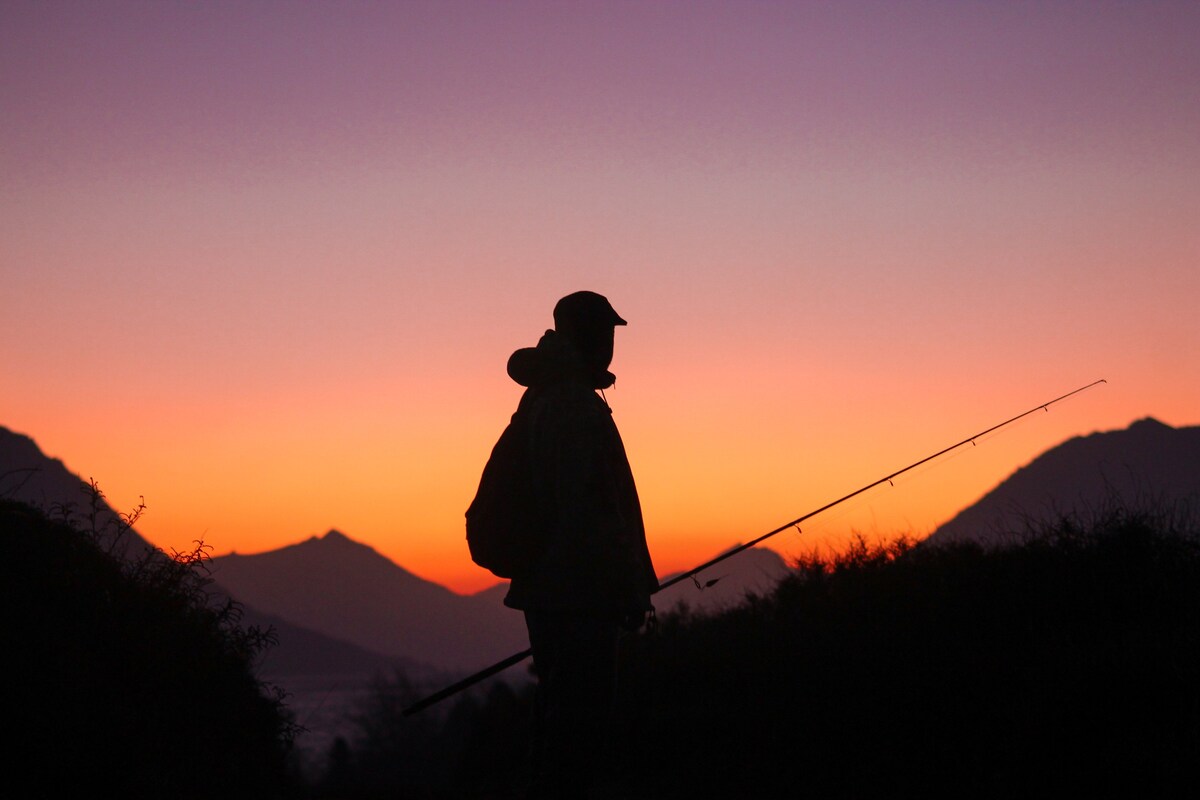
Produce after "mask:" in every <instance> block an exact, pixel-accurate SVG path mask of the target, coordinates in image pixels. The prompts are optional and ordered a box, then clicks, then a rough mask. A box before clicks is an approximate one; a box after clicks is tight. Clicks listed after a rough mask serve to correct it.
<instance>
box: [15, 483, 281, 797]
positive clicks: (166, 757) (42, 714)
mask: <svg viewBox="0 0 1200 800" xmlns="http://www.w3.org/2000/svg"><path fill="white" fill-rule="evenodd" d="M97 538H98V537H97V536H96V535H95V533H94V532H88V533H84V532H81V531H79V530H76V529H75V528H73V527H71V526H70V525H68V524H66V523H62V522H56V521H52V520H50V519H47V518H46V517H45V516H44V515H43V514H42V513H41V512H39V511H37V510H35V509H33V508H31V507H29V506H26V505H22V504H20V503H15V502H12V501H8V500H0V606H2V607H3V609H4V623H3V627H2V630H3V640H4V646H5V647H4V653H5V655H4V659H5V664H6V666H5V673H6V682H5V684H4V687H3V693H4V694H3V697H4V702H3V708H4V720H5V724H6V729H7V730H8V732H9V739H8V744H7V745H6V747H5V767H4V773H3V785H4V787H5V789H6V790H7V794H8V796H12V797H59V796H62V797H68V796H81V795H82V796H88V797H123V798H160V797H174V798H242V797H245V798H271V797H280V796H283V794H284V790H285V788H286V786H285V774H284V769H285V755H286V744H287V740H288V736H289V734H290V730H291V728H290V724H289V722H288V720H287V718H286V717H285V715H284V712H283V709H282V707H281V705H280V703H279V701H278V699H277V698H275V697H273V696H272V695H271V694H270V693H265V692H264V688H263V687H262V686H260V685H259V683H258V681H257V680H256V678H255V677H254V673H253V669H252V662H253V659H254V658H255V656H256V655H257V654H258V652H259V651H260V649H261V648H262V647H263V646H264V645H265V643H266V642H265V640H264V639H263V637H262V635H260V634H259V633H258V632H256V631H253V630H245V629H242V628H241V627H240V626H239V625H238V624H237V615H236V608H235V607H232V606H218V607H213V606H211V605H210V604H209V603H208V601H207V597H206V595H205V582H204V578H203V574H202V572H201V571H199V567H200V566H202V565H201V562H198V561H197V560H196V558H195V557H193V558H192V559H190V560H189V559H187V558H184V559H182V560H178V559H170V558H167V557H165V556H164V555H162V554H161V553H153V554H151V553H148V554H147V556H146V558H143V559H141V560H139V561H134V562H130V561H126V560H122V559H118V558H115V557H114V556H113V555H111V554H110V552H108V551H107V550H106V549H105V548H102V547H100V546H97Z"/></svg>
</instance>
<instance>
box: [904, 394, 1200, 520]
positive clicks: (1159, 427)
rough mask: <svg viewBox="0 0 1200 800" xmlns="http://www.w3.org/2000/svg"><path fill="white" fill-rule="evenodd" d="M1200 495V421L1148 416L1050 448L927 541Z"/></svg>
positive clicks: (1185, 501)
mask: <svg viewBox="0 0 1200 800" xmlns="http://www.w3.org/2000/svg"><path fill="white" fill-rule="evenodd" d="M1197 502H1200V426H1190V427H1182V428H1175V427H1172V426H1170V425H1167V424H1166V423H1164V422H1161V421H1160V420H1158V419H1156V418H1154V417H1152V416H1146V417H1142V418H1140V419H1138V420H1135V421H1134V422H1132V423H1131V424H1130V425H1129V426H1128V427H1127V428H1124V429H1116V430H1107V431H1093V432H1091V433H1089V434H1086V435H1082V436H1075V437H1072V438H1070V439H1067V440H1065V441H1063V442H1061V443H1060V444H1058V445H1056V446H1054V447H1052V448H1050V449H1049V450H1046V451H1044V452H1043V453H1041V454H1040V455H1038V456H1037V457H1035V458H1034V459H1033V460H1032V461H1030V462H1029V463H1028V464H1025V465H1023V466H1021V467H1019V468H1017V469H1016V470H1015V471H1014V472H1013V473H1011V474H1010V475H1009V476H1008V477H1006V478H1004V479H1003V480H1002V481H1000V483H999V484H997V485H996V486H995V487H993V488H992V489H991V490H989V491H988V492H987V493H985V494H984V495H983V496H982V497H981V498H979V500H977V501H976V502H974V503H972V504H971V505H969V506H967V507H966V508H964V509H962V510H961V511H959V512H958V513H957V514H956V515H955V516H954V517H952V518H951V519H950V520H948V521H947V522H946V523H944V524H942V525H941V526H939V527H938V528H937V530H935V531H934V532H933V533H932V534H931V535H930V536H929V537H928V538H927V539H926V540H925V541H926V542H932V543H947V542H956V541H975V542H980V543H984V544H1002V543H1003V542H1004V541H1006V540H1010V539H1012V538H1014V537H1018V538H1019V537H1021V536H1024V535H1027V534H1028V533H1029V532H1031V529H1037V528H1038V527H1039V526H1041V525H1044V524H1046V523H1050V522H1054V521H1056V519H1057V518H1059V517H1061V516H1063V515H1070V514H1072V513H1088V512H1093V511H1097V510H1100V509H1103V508H1105V507H1107V506H1109V505H1111V504H1113V503H1118V504H1120V505H1123V506H1125V507H1127V508H1131V509H1149V510H1154V509H1158V508H1162V507H1164V506H1167V507H1172V506H1179V505H1181V504H1191V505H1192V506H1193V507H1195V504H1196V503H1197Z"/></svg>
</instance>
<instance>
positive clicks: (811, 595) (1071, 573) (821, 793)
mask: <svg viewBox="0 0 1200 800" xmlns="http://www.w3.org/2000/svg"><path fill="white" fill-rule="evenodd" d="M1198 678H1200V527H1198V526H1197V524H1196V522H1195V520H1194V519H1184V518H1179V517H1174V516H1172V515H1171V514H1169V513H1161V514H1150V513H1147V512H1127V511H1123V510H1119V509H1118V510H1111V511H1107V512H1104V513H1101V514H1099V515H1098V516H1097V517H1096V518H1094V519H1091V520H1081V519H1079V518H1075V517H1072V518H1067V519H1062V520H1060V521H1059V522H1058V523H1057V524H1055V525H1053V526H1047V527H1046V528H1045V529H1043V530H1042V531H1041V534H1040V535H1039V536H1038V537H1036V538H1030V539H1028V540H1027V541H1024V542H1022V543H1021V544H1018V545H1012V546H1009V547H1006V548H998V549H997V548H991V549H988V548H984V547H983V546H981V545H978V544H975V543H969V542H968V543H958V544H952V545H943V546H925V545H922V546H919V547H914V546H912V545H909V544H906V543H900V544H895V545H892V546H888V547H879V548H871V547H867V546H865V545H863V546H860V547H857V548H855V549H853V550H852V551H851V552H849V553H848V554H846V555H845V556H843V557H841V558H838V559H837V560H835V561H832V562H823V561H816V560H813V561H807V562H804V563H801V564H799V565H797V568H796V569H795V570H794V572H793V573H792V574H791V575H790V576H789V577H787V578H785V579H784V580H783V582H782V583H780V584H779V586H778V588H777V589H776V590H775V591H774V592H772V593H771V594H769V595H764V596H760V597H755V598H751V599H749V600H748V601H747V602H746V603H744V604H742V605H740V606H738V607H736V608H732V609H729V610H727V611H725V612H723V613H717V614H705V615H689V614H687V613H677V614H673V615H666V616H664V618H663V619H662V620H661V621H660V625H659V627H658V630H657V631H656V632H653V633H645V634H639V635H636V636H631V637H629V638H627V639H626V640H625V645H624V651H623V672H622V675H621V687H620V696H619V701H618V723H619V730H618V733H617V735H616V736H615V737H614V738H613V741H612V743H611V747H612V752H610V753H609V754H608V757H607V758H606V760H605V761H606V763H607V764H609V765H611V769H610V775H609V777H608V779H607V783H608V785H607V786H606V791H604V792H601V793H600V794H599V795H598V796H603V797H614V798H647V799H649V798H729V797H752V798H792V797H812V798H863V797H870V798H909V797H913V798H916V797H921V798H925V797H948V796H954V797H971V798H1012V797H1024V796H1030V797H1055V796H1058V797H1088V796H1093V797H1102V796H1139V797H1140V796H1148V797H1178V796H1187V797H1190V796H1193V794H1194V784H1195V782H1196V776H1195V775H1194V770H1195V765H1196V764H1197V763H1200V680H1198ZM394 688H396V689H399V690H403V689H404V687H403V686H399V687H394ZM387 697H388V696H387V695H386V694H382V695H381V696H380V701H379V702H378V703H377V705H376V706H375V707H374V708H373V709H372V710H371V711H370V718H371V719H373V720H374V722H373V723H372V725H371V726H369V727H367V728H364V729H363V737H362V738H361V739H359V740H358V741H354V742H350V743H349V744H350V747H349V750H348V751H345V752H343V756H344V758H343V759H342V760H341V761H340V762H339V763H340V764H341V766H342V768H343V769H342V772H341V773H339V774H340V776H341V778H342V780H343V781H344V783H343V784H342V785H343V786H345V785H355V780H357V781H358V783H357V786H358V787H359V788H360V790H361V791H360V792H359V793H357V794H356V795H354V796H358V797H364V798H365V797H409V796H411V797H417V796H431V795H429V794H422V793H421V792H432V791H434V789H435V788H437V787H440V788H441V789H444V790H446V791H447V794H446V795H445V796H448V797H488V796H496V795H494V794H488V793H487V792H485V791H483V789H484V787H491V788H492V789H494V788H495V787H496V786H497V785H503V784H504V783H505V782H512V781H514V780H517V777H516V776H519V775H520V772H521V770H520V759H521V755H522V753H523V752H524V748H525V743H524V740H523V738H522V737H523V736H524V733H525V731H526V729H527V727H526V726H525V725H524V724H523V721H525V720H527V719H528V713H529V702H530V697H529V695H528V694H527V693H526V694H522V695H519V696H514V695H513V694H512V692H496V691H494V690H493V691H492V692H491V694H485V693H482V692H477V693H475V694H474V696H472V697H468V698H463V699H461V700H460V701H458V702H457V703H454V704H451V705H450V707H449V708H445V709H441V710H440V712H439V713H438V714H435V715H434V716H429V717H423V716H417V717H413V718H400V717H399V716H398V713H397V710H396V709H397V707H398V706H399V705H402V703H398V702H397V701H396V700H395V697H394V696H393V697H391V699H390V700H388V699H387ZM412 699H415V698H414V697H411V693H410V697H409V701H411V700H412ZM388 703H390V704H391V705H390V706H389V705H388ZM389 719H390V722H388V720H389ZM439 720H441V721H442V722H439ZM439 725H440V726H441V728H440V730H441V733H440V734H439V733H437V731H438V729H439ZM380 730H388V731H390V733H389V734H388V737H387V738H381V737H380V736H379V735H378V733H377V732H378V731H380ZM468 731H469V732H470V733H469V734H468V733H467V732H468ZM397 742H406V744H404V745H403V746H401V745H398V744H396V743H397ZM418 753H419V755H418ZM380 763H383V764H390V765H400V764H405V763H407V764H413V765H415V764H418V763H419V764H426V765H429V764H433V763H439V764H451V765H453V768H452V769H446V770H445V771H444V774H442V776H441V777H439V776H437V775H435V774H433V773H426V774H425V776H424V779H423V780H424V783H423V784H421V785H420V786H419V787H418V786H417V784H419V783H421V782H419V781H415V780H414V778H413V777H412V776H409V777H408V778H407V779H405V781H407V782H405V781H401V780H400V779H399V778H398V777H395V776H393V778H392V779H385V778H384V777H383V776H382V774H381V772H380V771H379V770H378V769H376V770H375V771H374V772H372V773H368V771H367V770H368V769H371V766H370V765H372V764H376V765H377V764H380ZM356 768H357V769H358V770H360V771H358V772H357V773H356V772H355V770H356ZM389 781H393V782H389ZM406 786H407V787H408V788H409V790H410V791H412V792H413V793H411V794H405V793H404V788H405V787H406ZM416 788H419V789H420V791H416ZM501 796H503V795H501Z"/></svg>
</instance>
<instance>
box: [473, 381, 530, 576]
mask: <svg viewBox="0 0 1200 800" xmlns="http://www.w3.org/2000/svg"><path fill="white" fill-rule="evenodd" d="M533 417H534V414H533V412H532V411H531V410H530V409H528V408H526V403H525V402H524V398H522V403H521V404H520V405H519V406H518V407H517V411H516V413H514V414H513V415H512V419H511V420H510V422H509V423H508V426H507V427H506V428H505V429H504V432H503V433H501V434H500V439H499V440H498V441H497V442H496V445H495V446H494V447H493V448H492V454H491V456H489V457H488V460H487V463H486V464H485V465H484V467H483V476H482V477H481V478H480V479H479V489H478V490H477V491H476V492H475V499H474V500H472V501H471V505H470V506H469V507H468V508H467V514H466V516H467V547H468V548H469V549H470V551H471V560H472V561H474V562H475V563H476V564H478V565H479V566H481V567H483V568H485V569H487V570H490V571H491V572H492V573H493V574H494V575H496V576H497V577H500V578H517V577H522V576H524V575H527V574H528V573H529V571H530V570H531V569H532V568H533V566H534V565H535V564H536V562H537V559H538V556H539V555H541V552H542V550H543V543H544V541H545V531H546V528H547V524H546V512H545V508H544V505H543V504H542V503H539V502H538V500H537V497H536V494H535V492H534V487H533V459H532V454H531V449H532V442H533V425H534V419H533Z"/></svg>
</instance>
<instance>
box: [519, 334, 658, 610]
mask: <svg viewBox="0 0 1200 800" xmlns="http://www.w3.org/2000/svg"><path fill="white" fill-rule="evenodd" d="M508 374H509V376H510V377H511V378H512V379H513V380H515V381H516V382H517V383H519V384H521V385H522V386H526V387H528V388H527V389H526V391H525V396H524V397H523V398H522V399H521V405H522V409H521V411H522V413H528V414H530V416H531V419H532V421H533V424H532V426H531V441H530V455H531V459H530V460H531V466H532V472H533V486H534V491H535V494H536V496H537V497H539V498H540V502H542V503H544V505H543V510H544V511H545V512H546V513H545V520H546V523H545V524H546V530H545V531H544V532H543V535H544V549H543V550H542V552H541V555H540V557H539V558H538V559H537V562H536V565H535V567H534V568H533V569H532V570H531V571H530V573H529V574H528V575H527V576H520V577H516V578H514V579H513V581H512V585H511V586H510V588H509V592H508V596H507V597H506V598H505V600H504V602H505V604H506V605H508V606H511V607H513V608H518V609H532V608H555V609H564V610H577V611H595V612H601V613H606V614H607V613H609V612H611V613H612V614H613V615H615V616H621V615H626V614H635V613H639V612H643V611H648V610H650V607H651V606H650V595H651V594H653V593H654V591H655V590H656V589H657V588H658V579H657V577H656V576H655V572H654V566H653V564H652V563H651V561H650V552H649V549H648V548H647V547H646V531H645V527H644V525H643V523H642V509H641V504H640V503H639V501H638V494H637V487H636V486H635V485H634V481H633V473H632V471H631V470H630V468H629V459H628V458H627V456H626V455H625V446H624V444H622V442H621V435H620V433H618V431H617V426H616V424H615V423H614V422H613V418H612V411H611V409H609V407H608V405H607V404H606V403H605V401H604V400H603V399H602V398H601V397H600V396H599V395H598V394H597V393H596V391H595V390H596V389H598V388H606V387H608V386H611V385H612V382H613V377H612V374H611V373H608V372H600V373H599V374H597V373H596V371H595V370H590V371H589V370H588V369H587V368H586V367H585V366H584V365H583V362H582V360H581V359H580V357H579V355H578V353H577V352H576V350H575V348H574V347H573V346H572V345H571V343H570V342H569V341H568V340H566V339H565V338H563V337H562V336H560V335H559V334H556V333H555V332H554V331H547V332H546V334H545V335H544V336H543V337H542V338H541V341H539V342H538V346H537V347H536V348H523V349H521V350H518V351H517V352H515V353H513V355H512V357H511V358H510V359H509V362H508Z"/></svg>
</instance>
